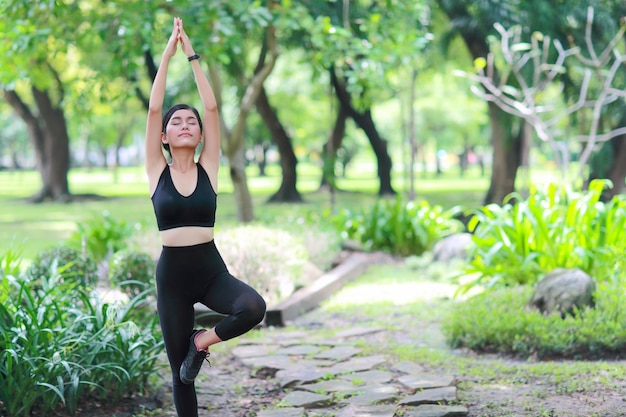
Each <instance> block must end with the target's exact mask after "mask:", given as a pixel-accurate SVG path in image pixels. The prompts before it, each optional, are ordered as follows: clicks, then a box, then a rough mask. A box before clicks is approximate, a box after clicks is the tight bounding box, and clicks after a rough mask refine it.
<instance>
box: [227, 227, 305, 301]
mask: <svg viewBox="0 0 626 417" xmlns="http://www.w3.org/2000/svg"><path fill="white" fill-rule="evenodd" d="M217 245H218V247H219V250H220V253H221V254H222V256H223V258H224V261H225V262H226V264H227V265H228V268H229V270H230V272H231V273H232V274H233V275H234V276H236V277H237V278H239V279H241V280H242V281H244V282H246V283H248V284H249V285H251V286H252V287H253V288H254V289H256V290H257V291H258V292H259V294H261V295H262V296H263V298H265V301H266V303H267V304H268V305H272V304H276V303H277V302H278V301H280V300H282V299H284V298H285V297H287V296H289V295H290V294H291V293H292V292H293V291H294V289H295V288H297V287H300V286H301V285H302V280H303V279H304V278H305V277H304V276H303V271H304V265H305V264H306V262H307V261H308V255H307V252H306V249H305V248H304V246H303V245H302V244H301V243H300V242H299V241H298V240H297V239H296V238H295V237H294V236H292V235H291V234H290V233H288V232H285V231H283V230H277V229H270V228H267V227H263V226H249V225H247V226H240V227H235V228H232V229H228V230H226V231H224V232H221V234H220V237H219V241H218V242H217Z"/></svg>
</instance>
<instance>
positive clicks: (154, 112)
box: [146, 18, 181, 194]
mask: <svg viewBox="0 0 626 417" xmlns="http://www.w3.org/2000/svg"><path fill="white" fill-rule="evenodd" d="M180 26H181V21H180V19H179V18H175V19H174V26H173V28H172V34H171V35H170V37H169V39H168V41H167V46H166V47H165V51H163V55H162V57H161V63H160V64H159V69H158V70H157V74H156V77H155V78H154V82H153V83H152V90H151V92H150V101H149V104H148V121H147V124H146V172H147V174H148V181H149V183H150V194H152V191H154V188H155V187H156V182H157V181H158V177H159V175H160V174H161V171H162V170H163V167H164V166H165V164H167V161H166V160H165V157H164V156H163V151H162V150H161V132H162V126H161V124H162V120H163V115H162V113H163V99H164V97H165V84H166V79H167V69H168V66H169V63H170V59H171V58H172V57H173V56H174V55H175V54H176V46H177V44H178V40H179V38H180Z"/></svg>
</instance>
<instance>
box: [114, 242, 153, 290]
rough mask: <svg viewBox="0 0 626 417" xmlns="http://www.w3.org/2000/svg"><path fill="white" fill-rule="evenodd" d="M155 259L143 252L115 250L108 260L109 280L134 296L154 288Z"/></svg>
mask: <svg viewBox="0 0 626 417" xmlns="http://www.w3.org/2000/svg"><path fill="white" fill-rule="evenodd" d="M155 267H156V265H155V261H154V259H152V258H151V257H150V255H148V254H147V253H144V252H136V251H130V250H124V251H120V252H116V253H115V254H113V256H112V257H111V260H110V262H109V281H110V282H111V284H112V285H116V286H119V287H120V288H121V289H122V291H124V292H125V293H126V294H128V295H129V296H131V297H134V296H136V295H138V294H139V293H141V292H142V291H145V290H153V289H154V274H155Z"/></svg>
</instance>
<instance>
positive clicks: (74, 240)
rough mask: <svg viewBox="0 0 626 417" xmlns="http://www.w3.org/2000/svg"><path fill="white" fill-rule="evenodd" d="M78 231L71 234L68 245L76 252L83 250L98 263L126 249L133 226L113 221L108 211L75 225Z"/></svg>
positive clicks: (121, 221)
mask: <svg viewBox="0 0 626 417" xmlns="http://www.w3.org/2000/svg"><path fill="white" fill-rule="evenodd" d="M77 227H78V230H77V231H75V232H74V233H72V234H71V236H70V237H69V239H68V245H70V246H72V247H73V248H75V249H77V250H82V249H83V248H84V250H85V251H86V253H87V254H88V255H89V256H90V257H92V258H93V259H94V261H95V262H97V263H100V262H101V261H103V260H105V259H107V258H108V257H109V256H111V255H112V254H113V253H115V252H117V251H120V250H122V249H125V248H126V247H127V241H126V240H127V239H128V238H129V237H130V236H131V234H132V232H133V226H131V225H129V224H127V223H126V222H125V221H123V220H115V219H113V218H112V217H111V215H110V214H109V212H108V211H106V210H105V211H103V212H102V215H101V216H96V217H93V218H91V219H88V220H86V221H84V222H81V223H77Z"/></svg>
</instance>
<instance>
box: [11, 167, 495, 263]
mask: <svg viewBox="0 0 626 417" xmlns="http://www.w3.org/2000/svg"><path fill="white" fill-rule="evenodd" d="M298 169H299V171H298V190H299V191H300V193H301V194H302V196H303V198H304V202H303V203H302V204H268V203H267V200H268V198H269V197H270V196H271V195H272V194H273V193H274V192H275V191H276V190H277V189H278V187H279V185H280V174H281V173H280V168H279V167H278V166H276V165H271V166H269V167H268V169H267V173H268V175H267V176H266V177H259V176H258V170H257V168H256V167H253V166H252V167H249V168H248V171H247V175H248V186H249V189H250V192H251V194H252V196H253V204H254V210H255V216H256V218H257V219H258V221H259V222H262V223H265V224H281V223H284V222H285V221H286V219H290V218H294V217H295V218H297V217H303V216H304V217H306V216H309V215H311V214H313V215H314V214H316V213H317V214H321V213H323V212H324V211H328V210H330V209H331V207H332V206H331V196H330V194H329V193H328V192H323V191H318V189H319V183H320V175H321V174H320V169H319V167H317V166H315V165H311V164H299V168H298ZM395 177H397V178H396V181H395V182H394V187H395V189H396V191H397V192H405V189H404V185H403V180H402V173H398V174H397V175H395ZM68 180H69V184H70V191H71V192H72V193H73V194H97V195H100V196H103V197H106V199H100V200H85V201H78V202H73V203H67V204H65V203H44V204H32V203H29V202H28V201H27V200H26V199H27V198H28V197H30V196H32V195H33V194H35V193H36V192H37V191H38V190H39V188H40V186H41V179H40V177H39V174H38V173H37V172H36V171H2V172H0V252H4V251H6V250H7V249H9V248H13V249H17V250H22V255H23V258H25V259H32V258H33V257H34V256H35V255H36V254H37V253H38V252H39V251H40V250H42V249H45V248H47V247H50V246H52V245H54V244H57V243H59V242H61V241H63V240H64V239H66V238H67V237H69V235H70V234H71V233H72V232H73V231H75V230H76V222H80V221H83V220H85V219H88V218H91V217H93V216H98V215H100V214H101V213H102V212H103V211H105V210H106V211H108V212H109V213H110V214H111V216H112V217H113V218H114V219H120V220H122V219H123V220H125V221H126V222H128V223H140V224H142V225H144V226H145V227H147V228H153V229H156V222H155V220H154V213H153V211H152V205H151V202H150V198H149V196H148V185H147V180H146V177H145V174H144V170H143V167H124V168H119V169H117V170H107V169H102V168H94V169H90V170H87V169H72V170H71V171H70V173H69V175H68ZM338 186H339V187H340V189H341V190H342V191H341V192H338V193H336V195H335V204H336V205H335V207H336V208H343V207H348V208H358V207H367V206H369V205H371V204H373V203H374V201H376V199H377V198H378V197H377V192H378V180H377V178H376V175H375V168H374V167H373V166H371V165H367V164H360V165H357V164H355V165H354V167H353V168H352V169H351V170H349V171H348V174H347V177H346V178H340V179H339V180H338ZM486 188H487V179H485V178H480V177H479V176H478V173H476V172H474V173H472V174H471V175H468V176H467V177H466V178H463V179H461V178H458V177H457V176H456V175H454V174H452V173H448V174H444V175H442V176H440V177H435V176H434V175H429V178H421V177H418V179H417V181H416V190H417V195H418V199H427V200H429V201H430V202H431V203H432V204H441V205H443V206H444V207H452V206H455V205H464V206H467V207H478V205H479V204H480V201H481V199H482V198H483V196H484V194H485V191H486ZM232 191H233V187H232V182H231V180H230V178H229V177H228V169H226V168H225V167H224V168H223V169H222V170H221V171H220V179H219V199H218V226H217V227H218V229H219V227H228V226H229V225H234V224H236V223H237V208H236V205H235V201H234V196H233V194H232Z"/></svg>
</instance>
